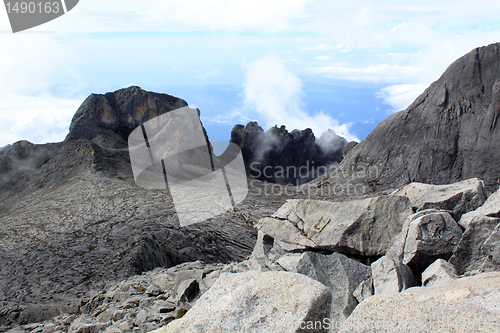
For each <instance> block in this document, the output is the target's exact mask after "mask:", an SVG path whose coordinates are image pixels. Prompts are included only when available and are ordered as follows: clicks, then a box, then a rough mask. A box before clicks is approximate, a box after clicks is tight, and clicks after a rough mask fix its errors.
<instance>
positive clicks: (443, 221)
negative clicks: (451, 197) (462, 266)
mask: <svg viewBox="0 0 500 333" xmlns="http://www.w3.org/2000/svg"><path fill="white" fill-rule="evenodd" d="M461 237H462V229H460V227H459V226H458V224H457V223H456V222H455V220H453V218H452V217H451V216H450V214H448V213H447V212H445V211H437V210H434V209H429V210H424V211H420V212H418V213H416V214H413V215H410V216H409V217H408V218H407V219H406V221H405V224H404V225H403V228H402V230H401V233H400V234H399V236H398V238H397V239H396V241H394V244H393V245H392V246H391V248H390V249H389V250H388V251H387V255H388V256H392V257H393V258H395V259H397V260H398V261H401V262H402V263H403V264H405V265H407V266H408V267H410V268H411V270H412V271H413V273H414V274H416V275H417V276H418V275H420V274H421V273H422V272H423V271H424V270H425V269H426V268H427V267H428V266H429V265H430V264H431V263H433V262H434V261H435V260H436V259H445V260H448V259H449V258H450V257H451V255H452V254H453V251H455V248H456V247H457V245H458V243H459V241H460V239H461Z"/></svg>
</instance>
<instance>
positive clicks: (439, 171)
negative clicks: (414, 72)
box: [316, 43, 500, 190]
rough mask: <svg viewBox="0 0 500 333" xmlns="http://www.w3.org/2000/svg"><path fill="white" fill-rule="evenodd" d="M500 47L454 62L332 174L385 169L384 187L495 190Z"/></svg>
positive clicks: (499, 164) (499, 162) (380, 179)
mask: <svg viewBox="0 0 500 333" xmlns="http://www.w3.org/2000/svg"><path fill="white" fill-rule="evenodd" d="M499 79H500V43H497V44H491V45H488V46H485V47H480V48H477V49H474V50H472V51H471V52H470V53H468V54H466V55H465V56H463V57H461V58H460V59H458V60H456V61H455V62H454V63H453V64H451V65H450V66H449V67H448V69H447V70H446V71H445V72H444V74H443V75H442V76H441V77H440V78H439V80H437V81H436V82H434V83H432V84H431V85H430V86H429V87H428V88H427V89H426V90H425V91H424V92H423V93H422V94H421V95H420V96H419V97H418V98H417V99H416V100H415V101H414V102H413V103H412V104H411V105H410V106H409V107H408V108H407V109H406V110H404V111H400V112H398V113H395V114H393V115H392V116H390V117H389V118H387V119H386V120H384V121H383V122H382V123H380V124H379V125H378V126H377V127H376V128H375V129H374V130H373V131H372V132H371V133H370V135H368V136H367V137H366V139H364V140H363V141H362V142H360V143H359V144H358V145H357V146H356V147H354V148H353V149H352V151H351V152H350V153H349V155H348V156H346V158H345V159H344V160H343V161H342V163H341V164H340V165H339V166H338V167H337V170H334V171H331V172H329V175H325V176H323V177H320V179H318V180H317V181H316V184H317V185H320V184H323V183H325V182H328V178H329V177H330V176H332V175H333V176H335V174H337V173H339V172H340V173H343V174H348V175H349V174H351V173H352V172H353V170H358V169H359V168H364V169H367V168H368V166H371V167H377V168H379V169H380V170H379V172H378V173H377V177H375V178H373V179H366V181H370V182H374V183H375V184H376V186H377V187H379V188H388V187H396V186H399V185H403V184H407V183H411V182H422V183H432V184H450V183H454V182H457V181H460V180H465V179H469V178H474V177H478V178H480V179H482V180H483V181H484V182H485V185H486V186H487V187H488V188H489V189H492V190H496V189H497V186H498V185H497V180H498V179H499V175H500V126H499V124H498V116H499V114H500V80H499Z"/></svg>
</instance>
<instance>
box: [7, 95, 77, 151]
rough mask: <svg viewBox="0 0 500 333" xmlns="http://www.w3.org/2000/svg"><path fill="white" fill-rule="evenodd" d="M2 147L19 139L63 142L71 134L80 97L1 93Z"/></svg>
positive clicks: (33, 141) (34, 141) (38, 141)
mask: <svg viewBox="0 0 500 333" xmlns="http://www.w3.org/2000/svg"><path fill="white" fill-rule="evenodd" d="M0 99H1V100H2V103H1V105H0V147H1V146H4V145H6V144H9V143H13V142H15V141H19V140H28V141H30V142H32V143H47V142H59V141H62V140H64V138H65V137H66V135H67V134H68V130H69V125H70V123H71V119H72V117H73V115H74V113H75V112H76V110H77V109H78V106H79V105H80V104H81V103H82V100H83V99H81V98H79V99H64V98H56V97H52V96H38V97H28V96H22V95H17V94H12V93H9V94H5V93H3V94H2V95H0Z"/></svg>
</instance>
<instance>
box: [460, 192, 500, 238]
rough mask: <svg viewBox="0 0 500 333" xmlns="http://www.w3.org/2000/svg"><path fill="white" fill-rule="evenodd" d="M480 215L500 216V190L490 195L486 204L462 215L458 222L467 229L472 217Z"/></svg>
mask: <svg viewBox="0 0 500 333" xmlns="http://www.w3.org/2000/svg"><path fill="white" fill-rule="evenodd" d="M480 215H485V216H489V217H500V190H498V191H496V192H495V193H493V194H492V195H490V196H489V197H488V199H487V200H486V201H485V202H484V204H483V205H482V206H481V207H479V208H478V209H476V210H474V211H472V212H468V213H466V214H464V215H462V217H461V218H460V220H459V221H458V224H460V226H461V227H462V228H464V229H467V228H468V227H469V223H470V222H471V221H472V219H473V218H474V217H476V216H480Z"/></svg>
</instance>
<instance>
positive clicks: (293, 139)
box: [231, 122, 347, 185]
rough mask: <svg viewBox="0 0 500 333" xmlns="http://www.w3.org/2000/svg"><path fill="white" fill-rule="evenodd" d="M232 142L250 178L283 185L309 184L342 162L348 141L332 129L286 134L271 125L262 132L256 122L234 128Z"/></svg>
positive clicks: (283, 129) (296, 131) (285, 130)
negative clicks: (239, 151)
mask: <svg viewBox="0 0 500 333" xmlns="http://www.w3.org/2000/svg"><path fill="white" fill-rule="evenodd" d="M231 142H232V143H235V144H237V145H238V146H240V148H241V150H242V153H243V159H244V161H245V166H246V169H247V174H248V176H249V177H250V178H253V179H258V180H263V181H267V182H272V183H277V184H282V185H287V184H291V185H300V184H304V183H306V182H309V181H311V180H313V179H315V178H317V177H319V176H321V175H322V174H324V173H326V172H327V171H328V170H329V169H331V168H332V167H334V166H336V165H338V164H339V163H340V161H342V158H343V156H342V153H343V149H344V146H345V145H346V144H347V140H346V139H344V138H342V137H340V136H338V135H337V134H336V133H335V132H334V131H333V130H331V129H330V130H328V131H327V132H324V133H322V134H321V136H320V137H319V138H316V137H315V136H314V133H313V132H312V130H311V129H310V128H306V129H305V130H297V129H295V130H293V131H291V132H288V130H287V129H286V128H285V126H281V127H278V126H274V127H271V128H270V129H269V130H267V131H266V132H264V130H263V129H262V127H261V126H259V124H258V123H257V122H250V123H248V124H247V125H246V126H243V125H235V126H234V127H233V129H232V131H231Z"/></svg>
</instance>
